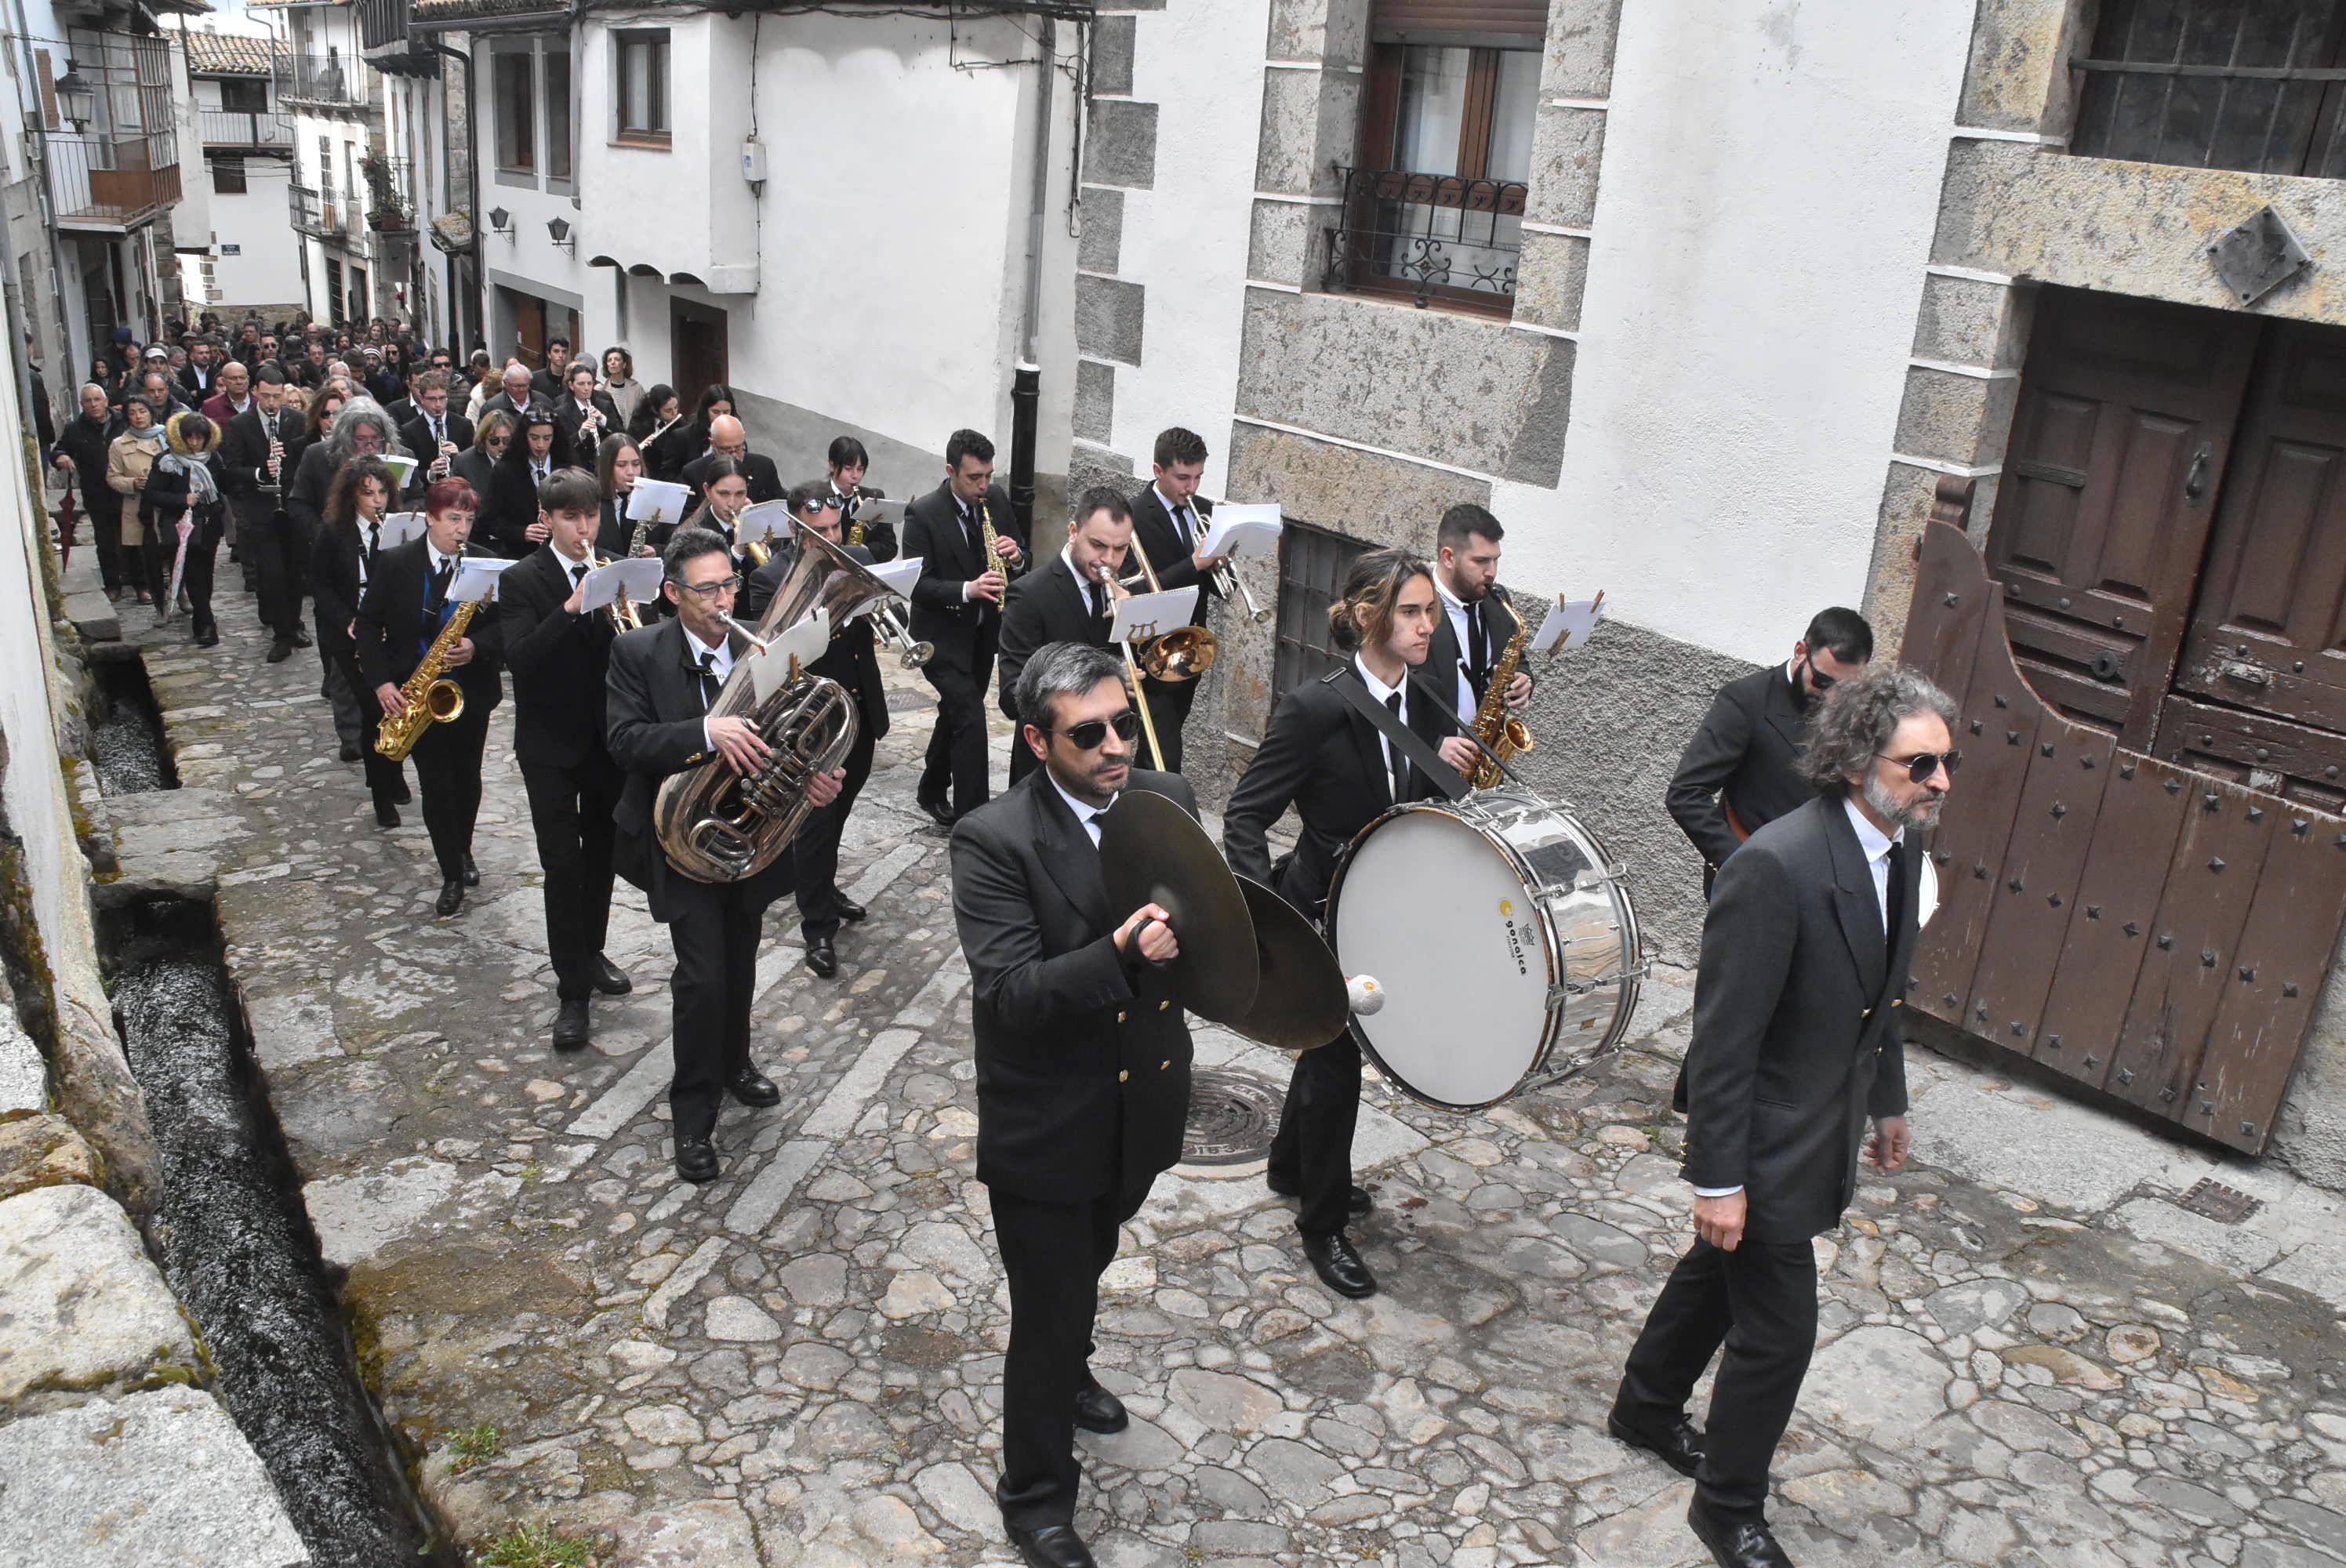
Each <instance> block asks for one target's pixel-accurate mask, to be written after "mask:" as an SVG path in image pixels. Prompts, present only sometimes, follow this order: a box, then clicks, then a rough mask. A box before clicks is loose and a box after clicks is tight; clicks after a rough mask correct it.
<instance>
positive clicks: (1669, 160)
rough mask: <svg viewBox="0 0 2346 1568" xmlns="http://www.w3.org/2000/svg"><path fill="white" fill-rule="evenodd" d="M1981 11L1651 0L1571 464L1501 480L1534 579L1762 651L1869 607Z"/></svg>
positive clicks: (1626, 32) (1625, 118) (1608, 218)
mask: <svg viewBox="0 0 2346 1568" xmlns="http://www.w3.org/2000/svg"><path fill="white" fill-rule="evenodd" d="M1973 10H1974V7H1973V6H1971V5H1957V4H1950V3H1948V0H1777V3H1775V4H1772V5H1766V6H1752V7H1744V6H1722V5H1716V4H1714V3H1710V0H1645V3H1644V4H1640V5H1630V6H1627V7H1625V8H1624V10H1623V13H1622V16H1621V31H1620V42H1619V48H1618V53H1617V56H1616V58H1615V63H1614V72H1613V99H1612V107H1611V111H1610V119H1609V123H1608V125H1607V128H1606V137H1605V154H1604V164H1603V168H1602V173H1601V176H1600V182H1599V185H1598V189H1597V199H1596V218H1595V223H1594V234H1595V242H1594V248H1593V253H1592V256H1591V259H1590V263H1589V271H1588V290H1587V295H1586V302H1585V304H1584V307H1583V310H1582V313H1581V321H1582V328H1581V332H1580V351H1579V361H1578V366H1577V370H1576V374H1575V377H1574V382H1573V397H1572V423H1571V428H1570V432H1569V433H1568V435H1567V438H1566V453H1565V461H1564V473H1563V480H1562V483H1561V484H1560V485H1559V486H1558V487H1557V489H1556V491H1555V492H1553V493H1550V492H1547V491H1544V490H1538V489H1534V488H1532V487H1530V486H1526V485H1520V484H1499V485H1497V486H1495V487H1494V500H1493V509H1494V511H1495V512H1496V513H1497V514H1498V515H1499V517H1500V519H1501V520H1502V521H1503V522H1505V524H1507V526H1508V535H1507V557H1508V559H1507V567H1506V570H1507V575H1509V576H1510V577H1511V578H1514V579H1515V580H1517V581H1523V582H1533V583H1541V584H1545V585H1551V586H1556V587H1563V588H1567V589H1570V590H1572V591H1575V592H1579V591H1581V590H1584V589H1587V590H1593V589H1595V588H1597V587H1600V586H1601V587H1603V588H1604V589H1605V590H1606V603H1607V607H1608V609H1609V610H1611V612H1612V613H1614V614H1615V615H1617V616H1620V617H1621V618H1623V619H1626V620H1628V621H1632V622H1635V623H1637V624H1638V625H1641V626H1647V627H1650V628H1652V629H1653V630H1656V631H1659V632H1662V633H1665V634H1666V635H1668V636H1673V637H1677V638H1679V639H1681V640H1684V641H1688V642H1692V643H1696V644H1699V645H1701V646H1704V647H1710V648H1713V649H1716V650H1718V651H1720V652H1723V653H1729V654H1733V655H1736V656H1738V657H1745V658H1749V659H1752V660H1755V661H1757V660H1761V659H1767V658H1771V657H1781V655H1782V653H1783V651H1784V649H1785V648H1787V647H1790V644H1791V642H1792V640H1793V639H1794V638H1795V637H1797V636H1799V633H1800V627H1801V626H1804V625H1805V624H1806V623H1807V620H1808V617H1809V616H1810V615H1811V614H1812V613H1813V612H1814V611H1816V610H1817V609H1819V608H1821V607H1822V606H1825V605H1827V604H1831V603H1840V604H1847V605H1854V604H1856V603H1858V602H1859V600H1860V598H1861V596H1862V594H1863V591H1864V587H1865V578H1866V568H1867V563H1868V560H1869V558H1870V555H1871V552H1872V544H1873V536H1874V527H1875V522H1876V515H1877V513H1878V510H1879V507H1880V503H1881V498H1882V458H1883V454H1884V453H1887V452H1889V451H1890V449H1891V443H1892V433H1893V431H1894V427H1895V424H1896V420H1897V413H1898V405H1899V401H1900V396H1901V392H1902V382H1903V378H1904V372H1905V365H1906V359H1907V353H1908V350H1909V348H1910V346H1911V344H1912V342H1913V332H1914V318H1915V312H1916V311H1917V309H1918V308H1919V305H1920V302H1921V294H1922V286H1923V265H1924V263H1925V262H1926V261H1927V260H1928V259H1929V249H1930V241H1931V234H1932V230H1933V224H1934V222H1935V219H1936V214H1937V209H1938V198H1939V188H1940V182H1941V177H1942V173H1943V168H1944V165H1945V162H1946V156H1947V143H1948V136H1949V132H1950V130H1951V129H1952V127H1953V116H1954V110H1955V102H1956V96H1957V92H1958V90H1959V88H1960V87H1961V84H1962V77H1963V71H1964V58H1965V56H1966V53H1967V50H1968V48H1969V40H1970V31H1971V25H1972V15H1973ZM1119 412H1121V411H1119Z"/></svg>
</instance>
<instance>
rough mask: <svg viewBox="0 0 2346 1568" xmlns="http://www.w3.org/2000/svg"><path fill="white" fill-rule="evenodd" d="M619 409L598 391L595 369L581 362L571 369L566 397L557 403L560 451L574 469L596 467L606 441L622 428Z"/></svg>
mask: <svg viewBox="0 0 2346 1568" xmlns="http://www.w3.org/2000/svg"><path fill="white" fill-rule="evenodd" d="M621 423H622V422H621V421H620V418H619V405H618V404H617V403H616V402H612V401H611V394H610V393H609V392H597V391H596V390H595V366H594V362H593V361H589V360H581V361H578V362H577V363H576V364H575V365H572V366H571V367H570V372H569V376H568V379H567V380H566V382H564V384H563V389H562V395H561V396H560V397H558V398H556V400H554V433H555V445H556V451H557V452H558V453H560V454H561V457H562V461H563V463H565V464H566V465H567V466H569V467H573V468H588V467H592V466H593V465H594V462H595V453H596V452H597V450H598V449H599V448H600V447H601V446H602V444H603V438H604V437H605V436H607V435H609V434H611V433H614V432H616V431H617V430H618V429H619V428H620V425H621Z"/></svg>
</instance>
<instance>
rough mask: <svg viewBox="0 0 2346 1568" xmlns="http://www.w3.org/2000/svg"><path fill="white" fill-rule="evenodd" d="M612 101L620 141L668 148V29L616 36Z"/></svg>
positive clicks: (661, 28)
mask: <svg viewBox="0 0 2346 1568" xmlns="http://www.w3.org/2000/svg"><path fill="white" fill-rule="evenodd" d="M611 37H612V39H613V42H614V48H613V50H612V59H613V62H614V67H615V71H616V81H615V83H614V85H613V90H612V94H611V101H612V102H613V103H614V104H616V105H617V107H618V121H617V127H616V130H617V137H618V139H619V140H621V141H632V142H649V143H654V144H657V145H658V146H661V147H666V146H667V145H668V29H667V28H665V27H659V28H647V29H643V30H641V31H630V32H622V33H614V34H612V35H611Z"/></svg>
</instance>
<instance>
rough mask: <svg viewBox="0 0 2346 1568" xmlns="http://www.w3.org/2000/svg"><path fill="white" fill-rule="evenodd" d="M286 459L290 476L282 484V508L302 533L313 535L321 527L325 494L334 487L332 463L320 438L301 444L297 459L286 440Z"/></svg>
mask: <svg viewBox="0 0 2346 1568" xmlns="http://www.w3.org/2000/svg"><path fill="white" fill-rule="evenodd" d="M286 461H287V462H288V463H291V464H292V472H293V476H292V478H291V481H290V482H289V483H288V484H286V486H285V510H286V511H287V512H288V513H290V514H291V515H292V518H293V521H294V522H296V523H298V524H301V532H302V534H303V535H305V536H306V537H309V538H311V539H315V538H316V537H318V535H319V534H320V533H321V532H322V531H323V529H324V527H325V522H326V495H327V493H328V492H330V491H331V490H332V489H333V487H334V465H333V464H332V463H331V462H330V461H328V452H327V447H326V443H324V442H322V441H312V442H311V443H309V444H308V445H306V446H304V447H303V448H302V449H301V458H300V460H299V461H298V462H297V461H295V459H294V457H293V453H292V443H291V442H288V443H286Z"/></svg>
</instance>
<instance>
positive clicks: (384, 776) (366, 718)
mask: <svg viewBox="0 0 2346 1568" xmlns="http://www.w3.org/2000/svg"><path fill="white" fill-rule="evenodd" d="M338 640H339V641H341V642H342V643H343V644H344V645H345V651H343V652H342V653H339V654H337V653H333V652H331V651H329V650H330V649H331V648H332V647H333V645H334V643H335V642H336V641H338ZM349 640H350V639H349V638H347V637H344V638H340V639H337V638H333V637H330V636H321V637H319V639H318V662H319V663H320V664H322V665H324V666H325V667H326V679H327V683H328V684H329V685H334V684H340V685H341V686H342V687H344V688H345V689H347V690H348V691H350V692H351V693H352V703H353V706H354V707H356V708H357V709H358V715H359V724H360V727H361V728H362V730H363V731H364V737H363V738H362V739H361V740H360V742H359V759H360V761H361V763H362V765H363V766H364V767H365V769H366V787H367V794H368V796H369V797H370V798H372V799H373V801H374V803H375V804H376V805H378V806H389V805H392V804H393V797H395V796H397V795H398V793H399V789H400V783H401V780H402V779H403V778H404V777H405V769H406V764H404V763H401V762H393V760H392V759H390V758H388V757H385V756H384V755H383V754H382V752H380V751H377V750H376V749H375V748H374V739H375V733H376V729H377V727H378V726H380V725H381V724H382V704H380V703H378V702H377V701H375V699H374V687H371V686H369V685H367V683H366V677H364V676H362V675H361V674H359V661H358V656H357V655H355V654H353V653H351V652H349V651H347V645H348V643H349ZM335 728H337V729H339V728H341V723H340V718H339V715H338V716H337V720H336V725H335ZM338 738H341V739H347V738H348V737H347V736H341V737H338ZM416 770H417V772H418V773H421V772H422V771H423V769H422V766H421V764H419V765H418V766H417V769H416Z"/></svg>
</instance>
